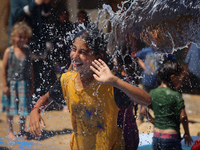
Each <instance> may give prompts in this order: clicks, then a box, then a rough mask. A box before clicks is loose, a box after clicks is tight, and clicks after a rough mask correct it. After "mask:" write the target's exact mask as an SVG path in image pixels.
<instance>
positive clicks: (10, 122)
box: [7, 116, 16, 140]
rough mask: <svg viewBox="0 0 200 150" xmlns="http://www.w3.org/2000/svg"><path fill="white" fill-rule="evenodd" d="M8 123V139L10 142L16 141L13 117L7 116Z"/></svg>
mask: <svg viewBox="0 0 200 150" xmlns="http://www.w3.org/2000/svg"><path fill="white" fill-rule="evenodd" d="M7 122H8V135H7V137H8V138H9V139H10V140H16V136H15V135H14V132H13V116H7Z"/></svg>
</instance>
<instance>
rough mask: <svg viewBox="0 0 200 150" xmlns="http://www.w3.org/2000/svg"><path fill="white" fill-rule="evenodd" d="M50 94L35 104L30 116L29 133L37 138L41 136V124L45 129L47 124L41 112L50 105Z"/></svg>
mask: <svg viewBox="0 0 200 150" xmlns="http://www.w3.org/2000/svg"><path fill="white" fill-rule="evenodd" d="M48 100H49V92H47V93H46V94H45V95H44V96H42V97H41V98H40V99H39V100H38V101H37V102H36V104H35V106H34V108H33V109H32V111H31V114H30V122H29V131H30V133H31V134H32V135H34V136H36V137H40V136H41V130H40V123H41V125H42V126H43V127H45V123H44V121H43V119H42V117H41V115H40V110H41V109H44V108H45V106H46V105H48V103H49V101H48Z"/></svg>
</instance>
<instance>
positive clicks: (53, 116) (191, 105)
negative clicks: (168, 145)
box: [0, 61, 200, 150]
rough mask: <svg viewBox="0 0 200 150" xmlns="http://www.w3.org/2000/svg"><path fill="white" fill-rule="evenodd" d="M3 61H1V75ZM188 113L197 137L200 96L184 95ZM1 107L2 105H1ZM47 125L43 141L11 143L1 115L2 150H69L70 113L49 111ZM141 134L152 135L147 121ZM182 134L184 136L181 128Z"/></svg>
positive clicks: (0, 148) (150, 126)
mask: <svg viewBox="0 0 200 150" xmlns="http://www.w3.org/2000/svg"><path fill="white" fill-rule="evenodd" d="M1 68H2V61H0V74H1ZM0 91H1V92H0V96H1V94H2V78H0ZM183 97H184V100H185V105H186V111H187V115H188V119H189V128H190V134H191V135H193V136H196V135H197V133H198V132H199V131H200V109H199V108H200V95H191V94H183ZM0 105H1V104H0ZM42 115H43V118H44V120H45V123H46V125H47V126H46V128H45V129H43V135H42V137H41V139H34V138H32V137H29V139H28V140H24V139H22V138H18V139H17V141H14V142H11V141H9V140H8V139H7V138H6V135H7V131H8V129H7V123H6V114H5V113H0V150H3V149H4V150H6V149H11V150H20V149H42V150H46V149H48V150H56V149H60V150H69V149H70V146H69V142H70V138H71V133H72V126H71V122H70V116H69V113H67V112H63V111H48V112H45V113H43V114H42ZM18 120H19V118H18V116H16V117H14V131H15V132H16V133H17V132H18V131H19V124H18ZM28 123H29V116H28V117H27V122H26V128H27V129H28ZM138 129H139V133H140V134H142V133H151V132H152V131H153V125H152V124H151V123H149V122H147V121H146V120H145V122H144V123H142V124H140V125H139V124H138ZM181 134H184V130H183V127H182V126H181Z"/></svg>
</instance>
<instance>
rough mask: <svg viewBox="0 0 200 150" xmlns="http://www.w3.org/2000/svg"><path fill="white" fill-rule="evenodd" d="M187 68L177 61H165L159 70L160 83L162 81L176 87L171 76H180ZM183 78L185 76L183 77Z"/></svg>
mask: <svg viewBox="0 0 200 150" xmlns="http://www.w3.org/2000/svg"><path fill="white" fill-rule="evenodd" d="M184 71H185V69H184V67H183V66H182V65H181V64H180V63H178V62H177V61H167V62H165V63H163V64H162V65H161V66H160V67H159V70H158V74H157V76H158V83H159V84H160V83H161V82H163V83H165V84H167V86H168V87H170V88H171V89H174V87H173V85H172V83H171V76H172V75H175V76H180V78H181V75H184V74H185V73H184ZM182 79H183V77H182Z"/></svg>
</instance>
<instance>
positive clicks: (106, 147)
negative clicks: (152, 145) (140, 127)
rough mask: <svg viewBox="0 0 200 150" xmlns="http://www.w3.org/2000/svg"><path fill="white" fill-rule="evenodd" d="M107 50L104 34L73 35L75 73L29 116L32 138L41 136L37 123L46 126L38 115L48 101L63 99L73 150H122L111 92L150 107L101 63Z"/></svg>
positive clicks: (142, 93) (64, 78)
mask: <svg viewBox="0 0 200 150" xmlns="http://www.w3.org/2000/svg"><path fill="white" fill-rule="evenodd" d="M106 50H107V49H106V42H105V39H104V34H103V33H102V32H101V31H99V30H98V29H87V30H83V31H81V32H80V33H78V34H77V35H76V37H75V41H74V43H73V45H72V50H71V53H70V58H71V62H72V66H73V70H74V71H68V72H66V73H63V74H62V75H61V77H60V78H59V80H58V81H57V82H56V83H55V84H54V86H53V87H52V88H51V89H50V90H49V92H48V93H46V94H45V95H44V96H42V97H41V98H40V99H39V100H38V101H37V103H36V104H35V107H34V108H33V109H32V112H31V115H30V124H29V128H30V129H29V131H30V132H31V134H33V135H35V136H41V130H40V123H41V124H42V125H43V126H45V124H44V121H43V119H42V117H41V115H40V113H39V112H40V110H41V109H43V108H44V107H45V106H46V105H47V104H48V103H49V101H48V100H49V98H51V99H53V100H55V101H57V102H59V101H61V100H63V99H64V100H65V101H66V104H67V106H68V108H69V111H70V114H71V121H72V126H73V133H72V138H71V143H70V144H71V145H70V146H71V149H72V150H77V149H84V150H93V149H95V150H100V149H101V150H110V149H112V150H118V149H125V148H124V138H123V135H122V129H121V128H120V127H118V126H117V117H118V111H119V108H118V106H117V104H116V102H115V93H114V89H115V88H117V89H119V90H121V91H123V92H124V93H125V94H126V95H127V96H129V97H130V99H131V100H132V101H134V102H136V103H140V104H142V105H149V104H150V103H151V97H150V95H149V94H148V93H146V92H145V91H144V90H142V89H140V88H138V87H136V86H134V85H132V84H129V83H127V82H125V81H123V80H121V79H119V78H118V77H116V76H114V75H113V73H112V72H111V71H110V69H109V67H108V66H107V64H106V63H105V62H104V61H103V60H105V56H106ZM102 59H103V60H102ZM121 100H122V101H123V99H121Z"/></svg>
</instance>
